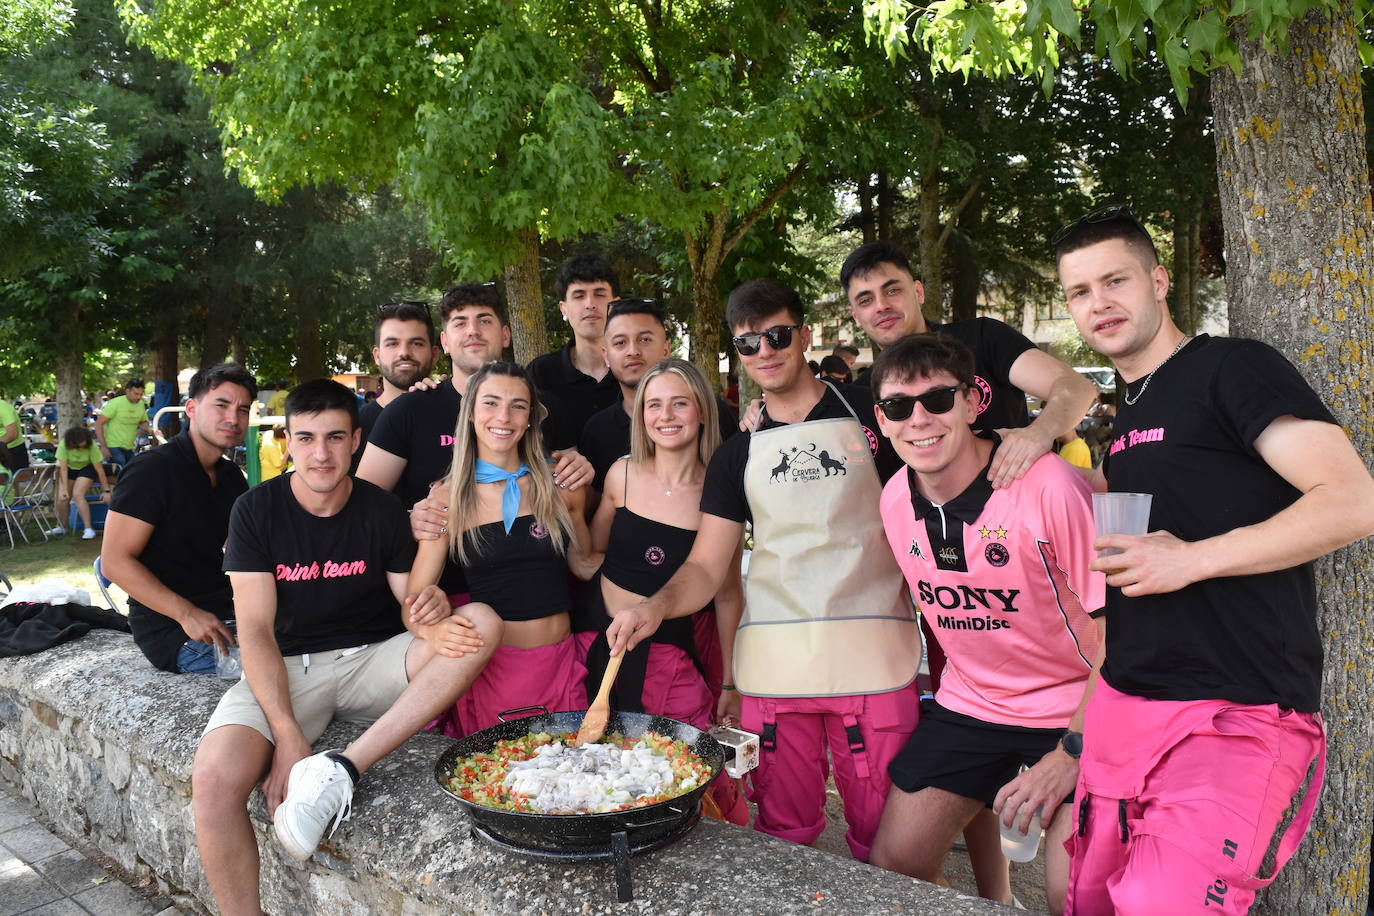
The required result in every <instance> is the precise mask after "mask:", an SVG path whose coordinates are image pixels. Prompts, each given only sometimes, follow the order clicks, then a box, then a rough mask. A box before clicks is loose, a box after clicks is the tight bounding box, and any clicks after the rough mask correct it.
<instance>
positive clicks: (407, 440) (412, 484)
mask: <svg viewBox="0 0 1374 916" xmlns="http://www.w3.org/2000/svg"><path fill="white" fill-rule="evenodd" d="M462 404H463V396H462V395H461V394H459V393H458V389H456V388H454V387H453V382H452V380H450V381H446V382H441V383H440V384H439V387H438V388H431V389H430V390H429V391H407V392H406V393H405V394H403V395H401V396H400V397H398V398H397V399H396V400H394V401H392V402H391V403H390V404H388V405H386V409H385V410H383V411H382V415H381V416H380V417H378V418H377V425H376V426H374V427H373V428H372V434H371V435H370V436H368V440H367V441H368V448H373V447H376V448H380V449H383V450H385V451H388V452H390V453H391V454H393V455H395V456H396V457H397V458H404V459H405V461H406V469H405V470H404V471H402V472H401V479H400V480H398V481H396V486H395V487H393V488H392V491H391V492H393V493H395V494H396V495H397V496H398V497H399V498H400V500H401V503H402V504H403V505H404V506H405V507H406V508H407V509H409V508H410V507H411V506H414V505H415V504H416V503H417V502H419V501H420V500H422V499H424V498H425V497H426V496H428V495H429V487H430V484H432V483H434V482H435V481H438V480H442V479H443V478H444V477H445V476H446V475H447V474H448V466H449V463H450V462H451V461H452V459H453V431H454V429H455V428H456V427H457V426H458V411H459V409H460V408H461V407H462ZM439 587H440V588H442V589H443V590H444V591H445V592H446V593H447V594H450V595H458V594H463V593H465V592H467V590H468V586H467V578H466V577H465V576H464V575H463V569H462V567H460V566H458V565H457V564H456V563H454V562H453V560H452V559H449V560H448V561H447V562H446V563H445V564H444V571H443V573H441V574H440V576H439Z"/></svg>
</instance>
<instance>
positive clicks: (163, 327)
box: [153, 294, 181, 435]
mask: <svg viewBox="0 0 1374 916" xmlns="http://www.w3.org/2000/svg"><path fill="white" fill-rule="evenodd" d="M155 309H156V311H155V318H154V325H153V380H154V381H155V382H158V383H166V384H168V385H170V386H171V390H170V391H169V392H168V396H169V398H170V400H169V401H168V403H170V404H171V405H173V406H175V405H177V404H180V403H181V388H180V386H179V385H178V384H177V371H178V369H179V367H178V360H177V342H178V333H177V309H176V304H175V303H174V302H173V301H172V300H171V297H170V296H167V295H165V294H164V295H159V296H158V297H157V302H156V305H155ZM153 391H154V392H156V391H157V388H156V386H154V389H153ZM161 406H166V405H165V404H164V405H161ZM163 427H164V428H165V429H166V430H167V431H168V432H170V433H171V434H173V435H174V434H175V433H177V432H179V431H180V429H181V423H180V420H179V419H178V417H177V415H176V414H170V415H168V416H167V417H166V418H165V422H164V423H163Z"/></svg>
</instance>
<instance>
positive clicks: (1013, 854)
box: [997, 766, 1045, 862]
mask: <svg viewBox="0 0 1374 916" xmlns="http://www.w3.org/2000/svg"><path fill="white" fill-rule="evenodd" d="M1021 772H1022V773H1024V772H1026V767H1024V766H1023V767H1021ZM1004 813H1005V812H1004ZM1044 813H1045V808H1044V806H1041V807H1039V808H1036V809H1035V815H1034V816H1033V817H1032V818H1031V822H1030V832H1029V833H1022V832H1021V831H1019V830H1017V829H1016V828H1015V827H1014V826H1013V827H1008V826H1007V825H1006V824H1004V823H1002V818H1000V817H999V818H997V827H998V829H999V830H1001V831H1002V855H1004V856H1006V857H1007V858H1008V859H1011V860H1012V861H1013V862H1031V861H1034V860H1035V854H1036V853H1037V852H1039V851H1040V838H1041V837H1042V836H1044V835H1045V828H1043V827H1041V826H1040V816H1041V815H1042V814H1044ZM1017 814H1018V815H1019V814H1020V812H1019V811H1018V812H1017ZM1012 823H1013V824H1015V823H1016V821H1015V820H1014V819H1013V820H1012Z"/></svg>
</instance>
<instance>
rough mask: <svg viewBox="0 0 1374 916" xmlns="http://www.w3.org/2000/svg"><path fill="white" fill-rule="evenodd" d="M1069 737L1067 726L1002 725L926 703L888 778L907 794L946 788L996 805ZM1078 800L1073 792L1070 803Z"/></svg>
mask: <svg viewBox="0 0 1374 916" xmlns="http://www.w3.org/2000/svg"><path fill="white" fill-rule="evenodd" d="M1063 734H1064V730H1063V729H1062V728H1023V727H1021V726H1018V725H997V724H996V723H993V722H984V721H983V720H982V719H975V718H973V717H972V716H966V715H964V714H962V713H957V712H953V711H951V710H948V709H945V708H944V707H943V706H941V705H940V704H939V703H937V702H935V701H934V700H933V699H927V700H922V701H921V721H920V722H918V723H917V725H916V731H915V732H913V733H912V735H911V738H910V739H909V740H908V741H907V743H906V747H904V748H902V750H901V752H900V753H898V754H897V756H896V757H894V758H893V759H892V762H891V763H890V764H888V767H887V775H888V776H889V777H890V778H891V779H892V784H893V785H894V786H896V787H897V788H899V789H901V790H902V791H903V792H918V791H920V790H921V789H925V788H935V789H943V790H944V791H946V792H952V793H953V794H955V795H962V796H963V797H964V798H975V799H977V800H979V801H981V802H983V803H984V804H985V805H991V804H992V802H993V800H994V799H995V798H996V797H997V792H998V790H1000V789H1001V788H1002V787H1003V786H1005V785H1006V784H1007V783H1009V782H1011V781H1012V780H1013V779H1015V778H1016V774H1017V772H1019V771H1020V769H1021V767H1022V766H1023V765H1025V766H1034V765H1035V764H1037V763H1039V762H1040V758H1041V757H1044V756H1045V755H1046V754H1048V753H1049V752H1050V751H1052V750H1054V746H1055V745H1056V744H1058V743H1059V739H1060V737H1061V736H1062V735H1063ZM1072 800H1073V795H1072V793H1071V794H1070V795H1069V797H1068V798H1067V799H1065V802H1066V803H1067V802H1071V801H1072Z"/></svg>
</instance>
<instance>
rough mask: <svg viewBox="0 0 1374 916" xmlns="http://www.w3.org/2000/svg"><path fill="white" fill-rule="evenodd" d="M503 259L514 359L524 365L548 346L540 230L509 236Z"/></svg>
mask: <svg viewBox="0 0 1374 916" xmlns="http://www.w3.org/2000/svg"><path fill="white" fill-rule="evenodd" d="M510 250H511V253H512V256H511V259H510V260H509V261H507V262H506V265H505V268H504V270H503V276H504V278H505V281H506V311H507V313H508V315H509V318H510V336H511V345H512V346H513V347H514V348H515V361H516V362H517V363H520V364H521V365H524V364H526V363H528V362H529V361H530V360H532V359H534V358H535V357H536V356H539V355H541V354H543V353H547V352H548V349H549V337H548V333H547V331H546V330H545V328H544V299H543V295H544V294H543V292H542V290H541V289H540V285H539V232H538V230H536V229H521V230H520V231H518V232H516V233H515V235H514V236H513V237H512V239H511V247H510Z"/></svg>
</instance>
